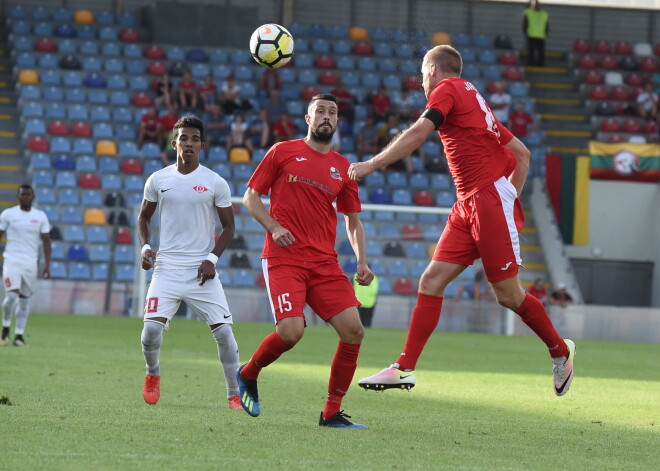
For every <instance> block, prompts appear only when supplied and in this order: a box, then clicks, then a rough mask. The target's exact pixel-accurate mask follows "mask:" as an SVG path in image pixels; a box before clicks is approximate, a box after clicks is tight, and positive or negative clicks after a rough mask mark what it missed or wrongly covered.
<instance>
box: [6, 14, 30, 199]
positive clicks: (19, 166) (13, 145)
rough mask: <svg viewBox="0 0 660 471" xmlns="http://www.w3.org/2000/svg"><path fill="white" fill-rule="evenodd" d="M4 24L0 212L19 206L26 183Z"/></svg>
mask: <svg viewBox="0 0 660 471" xmlns="http://www.w3.org/2000/svg"><path fill="white" fill-rule="evenodd" d="M4 24H5V23H4V21H3V22H2V25H3V26H0V210H1V209H3V208H5V207H7V206H14V205H15V204H16V189H17V188H18V185H19V184H21V183H23V180H24V179H25V168H24V167H25V165H24V159H23V158H22V156H21V154H20V148H21V144H20V136H19V122H18V121H19V117H18V110H17V109H16V93H15V91H14V90H15V84H14V77H13V75H12V67H13V63H12V60H11V59H10V58H9V54H8V51H9V46H8V44H7V33H8V31H7V27H6V26H4Z"/></svg>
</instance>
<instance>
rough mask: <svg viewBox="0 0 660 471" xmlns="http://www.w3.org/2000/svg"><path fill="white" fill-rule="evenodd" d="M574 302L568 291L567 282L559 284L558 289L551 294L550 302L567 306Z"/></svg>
mask: <svg viewBox="0 0 660 471" xmlns="http://www.w3.org/2000/svg"><path fill="white" fill-rule="evenodd" d="M574 302H575V301H573V298H572V297H571V295H570V294H568V291H566V283H559V284H557V289H556V290H554V291H553V292H552V294H551V295H550V304H554V305H557V306H561V307H566V306H568V305H569V304H573V303H574Z"/></svg>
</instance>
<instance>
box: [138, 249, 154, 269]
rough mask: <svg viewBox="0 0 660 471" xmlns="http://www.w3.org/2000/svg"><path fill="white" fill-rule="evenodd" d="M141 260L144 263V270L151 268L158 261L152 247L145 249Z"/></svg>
mask: <svg viewBox="0 0 660 471" xmlns="http://www.w3.org/2000/svg"><path fill="white" fill-rule="evenodd" d="M140 262H141V263H142V269H143V270H149V269H151V268H152V267H153V266H154V263H155V262H156V252H154V251H153V250H151V249H147V250H144V251H143V252H142V258H141V259H140Z"/></svg>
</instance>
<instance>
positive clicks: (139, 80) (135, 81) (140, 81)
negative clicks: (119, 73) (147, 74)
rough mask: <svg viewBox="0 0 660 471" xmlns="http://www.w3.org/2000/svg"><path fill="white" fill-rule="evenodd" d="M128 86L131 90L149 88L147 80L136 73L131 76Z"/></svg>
mask: <svg viewBox="0 0 660 471" xmlns="http://www.w3.org/2000/svg"><path fill="white" fill-rule="evenodd" d="M128 87H129V89H131V90H139V91H145V90H148V89H149V82H147V79H146V78H144V77H143V76H141V75H138V76H137V77H131V80H130V81H129V84H128Z"/></svg>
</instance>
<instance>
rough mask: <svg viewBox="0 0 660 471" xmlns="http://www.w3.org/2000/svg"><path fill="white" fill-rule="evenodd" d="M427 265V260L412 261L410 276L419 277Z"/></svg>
mask: <svg viewBox="0 0 660 471" xmlns="http://www.w3.org/2000/svg"><path fill="white" fill-rule="evenodd" d="M427 265H428V262H427V261H422V260H417V261H416V262H413V263H412V265H411V267H410V276H412V277H414V278H419V277H420V276H422V274H423V273H424V271H425V270H426V267H427Z"/></svg>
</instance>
